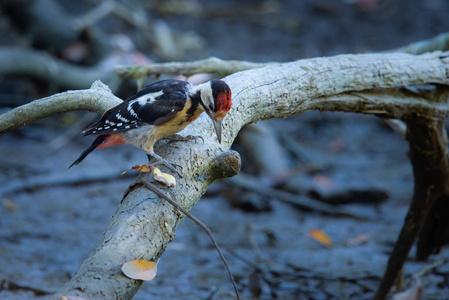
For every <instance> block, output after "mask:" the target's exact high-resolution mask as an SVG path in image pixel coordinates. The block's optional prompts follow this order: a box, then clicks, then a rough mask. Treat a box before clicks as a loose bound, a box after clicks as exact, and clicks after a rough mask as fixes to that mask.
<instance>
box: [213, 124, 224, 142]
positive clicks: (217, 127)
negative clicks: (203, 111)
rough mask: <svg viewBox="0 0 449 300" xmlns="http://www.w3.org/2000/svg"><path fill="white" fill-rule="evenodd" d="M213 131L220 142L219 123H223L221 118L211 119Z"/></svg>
mask: <svg viewBox="0 0 449 300" xmlns="http://www.w3.org/2000/svg"><path fill="white" fill-rule="evenodd" d="M212 121H213V122H214V128H215V133H216V134H217V138H218V142H219V143H220V144H221V123H223V119H213V120H212Z"/></svg>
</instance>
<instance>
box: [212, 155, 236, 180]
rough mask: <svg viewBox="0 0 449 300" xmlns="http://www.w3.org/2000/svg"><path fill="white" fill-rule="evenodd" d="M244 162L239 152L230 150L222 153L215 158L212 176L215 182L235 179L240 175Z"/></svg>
mask: <svg viewBox="0 0 449 300" xmlns="http://www.w3.org/2000/svg"><path fill="white" fill-rule="evenodd" d="M241 167H242V162H241V159H240V154H239V153H238V152H237V151H234V150H229V151H226V152H223V153H221V154H220V155H218V156H217V157H216V158H215V161H214V164H213V167H212V170H213V173H212V174H211V179H212V180H213V181H215V180H218V179H224V178H228V177H233V176H235V175H237V174H238V173H240V168H241Z"/></svg>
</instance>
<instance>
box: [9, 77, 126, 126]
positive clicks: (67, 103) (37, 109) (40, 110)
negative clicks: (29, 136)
mask: <svg viewBox="0 0 449 300" xmlns="http://www.w3.org/2000/svg"><path fill="white" fill-rule="evenodd" d="M120 102H122V100H121V99H119V98H117V97H115V96H114V94H112V92H111V90H110V89H109V88H108V86H106V85H104V84H103V83H101V81H95V82H94V83H93V84H92V86H91V88H90V89H87V90H81V91H68V92H64V93H60V94H56V95H53V96H50V97H46V98H42V99H39V100H35V101H33V102H30V103H28V104H25V105H22V106H20V107H17V108H15V109H12V110H10V111H9V112H7V113H5V114H3V115H0V134H4V133H6V132H8V131H10V130H13V129H15V128H18V127H20V126H24V125H27V124H30V123H32V122H36V121H37V120H40V119H44V118H48V117H51V116H54V115H58V114H62V113H65V112H69V111H74V110H88V111H94V112H98V113H101V114H102V113H103V112H105V111H106V110H107V109H108V108H111V107H113V106H115V105H117V104H119V103H120Z"/></svg>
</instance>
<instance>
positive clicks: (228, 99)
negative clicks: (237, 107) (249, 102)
mask: <svg viewBox="0 0 449 300" xmlns="http://www.w3.org/2000/svg"><path fill="white" fill-rule="evenodd" d="M231 105H232V95H231V91H227V92H221V93H220V94H218V97H217V112H219V111H223V112H228V111H229V110H230V109H231Z"/></svg>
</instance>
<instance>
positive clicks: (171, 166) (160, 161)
mask: <svg viewBox="0 0 449 300" xmlns="http://www.w3.org/2000/svg"><path fill="white" fill-rule="evenodd" d="M148 156H149V157H150V156H151V157H153V158H154V159H155V160H156V161H157V162H156V163H155V164H153V166H161V165H164V166H166V167H167V168H168V169H170V170H171V171H173V172H175V173H176V174H178V176H179V178H182V175H181V173H180V172H179V171H178V170H177V169H176V168H175V166H176V167H179V168H180V169H182V167H181V166H180V165H177V164H172V163H170V162H169V161H168V160H166V159H164V158H162V157H160V156H159V155H157V154H156V153H153V154H151V155H150V154H148Z"/></svg>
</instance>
